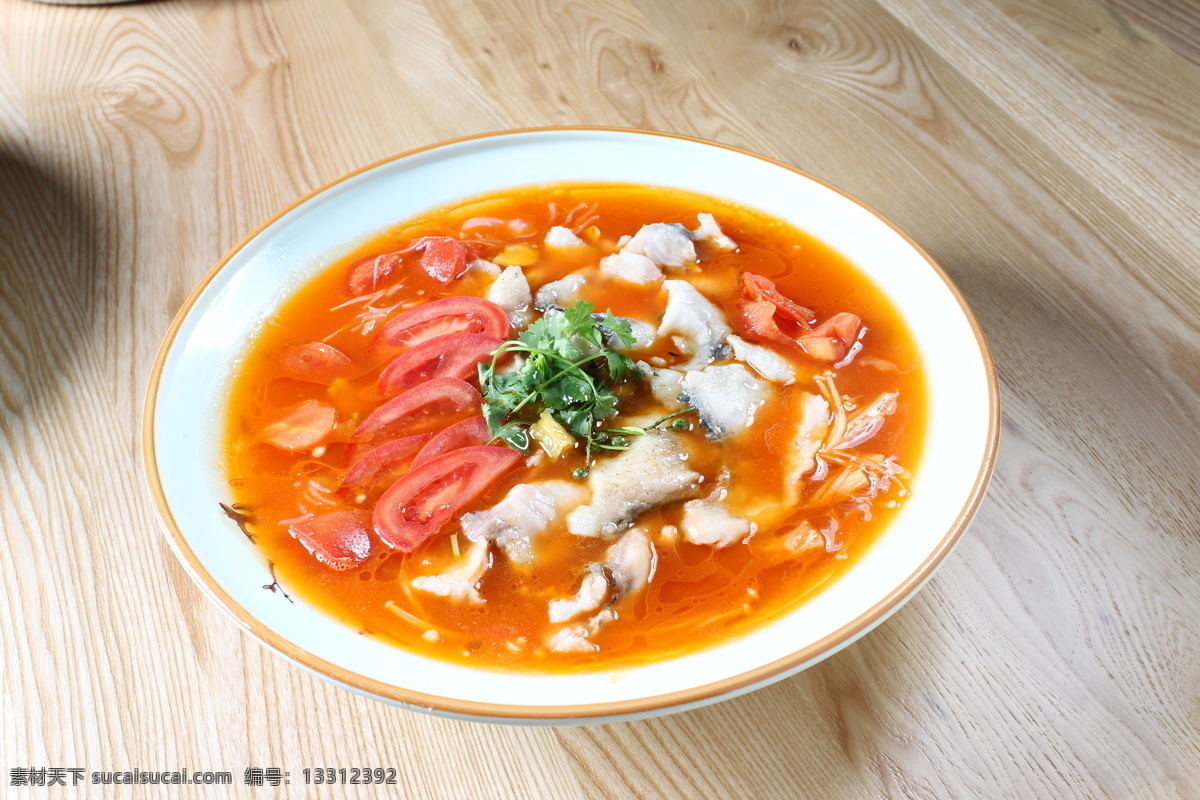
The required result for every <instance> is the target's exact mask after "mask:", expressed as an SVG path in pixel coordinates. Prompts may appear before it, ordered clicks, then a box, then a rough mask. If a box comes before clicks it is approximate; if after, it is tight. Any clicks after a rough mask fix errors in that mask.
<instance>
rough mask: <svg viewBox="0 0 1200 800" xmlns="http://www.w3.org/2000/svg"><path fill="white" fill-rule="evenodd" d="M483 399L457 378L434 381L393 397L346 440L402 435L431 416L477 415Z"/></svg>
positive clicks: (364, 440)
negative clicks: (388, 434) (389, 434)
mask: <svg viewBox="0 0 1200 800" xmlns="http://www.w3.org/2000/svg"><path fill="white" fill-rule="evenodd" d="M482 402H483V398H482V397H481V396H480V395H479V392H477V391H476V390H475V387H473V386H471V384H469V383H467V382H466V381H460V380H458V379H457V378H435V379H434V380H431V381H426V382H425V383H422V384H421V385H420V386H417V387H415V388H413V389H409V390H408V391H407V392H405V393H404V394H401V395H398V396H397V397H393V398H392V399H391V400H389V401H387V402H386V403H384V404H383V405H381V406H380V407H379V408H377V409H375V410H374V411H372V412H371V413H370V414H368V415H367V418H366V419H364V420H363V421H362V422H360V423H359V424H358V427H357V428H355V429H354V434H353V435H352V436H351V437H350V438H351V439H352V440H354V441H356V442H367V441H370V440H372V439H374V438H375V437H376V436H379V435H380V434H382V433H391V434H395V433H398V432H403V431H404V429H406V428H411V427H414V426H416V425H417V424H419V423H421V422H423V421H426V420H429V419H430V418H433V417H440V416H444V415H451V416H458V415H462V414H463V413H466V412H470V413H478V411H479V406H480V404H481V403H482Z"/></svg>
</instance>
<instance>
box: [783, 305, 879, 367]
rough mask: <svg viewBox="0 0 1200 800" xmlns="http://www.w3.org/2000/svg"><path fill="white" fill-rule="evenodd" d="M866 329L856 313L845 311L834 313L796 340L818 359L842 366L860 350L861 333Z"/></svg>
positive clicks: (851, 359)
mask: <svg viewBox="0 0 1200 800" xmlns="http://www.w3.org/2000/svg"><path fill="white" fill-rule="evenodd" d="M864 333H866V330H865V329H864V328H863V326H862V320H861V319H859V317H858V315H857V314H850V313H847V312H845V311H843V312H841V313H840V314H834V315H833V316H832V317H830V318H829V319H827V320H825V321H824V322H822V323H821V324H820V325H818V326H816V327H815V328H813V329H812V330H811V331H809V332H808V333H806V334H804V335H803V336H800V337H799V338H798V339H797V340H796V341H797V343H799V345H800V346H801V347H802V348H804V352H806V353H808V354H809V355H810V356H812V357H813V358H815V359H817V360H818V361H828V362H830V363H833V362H836V364H835V366H838V367H844V366H846V365H847V364H849V363H850V362H851V361H853V360H854V356H856V355H858V351H859V350H862V342H861V341H860V340H861V339H862V336H863V334H864Z"/></svg>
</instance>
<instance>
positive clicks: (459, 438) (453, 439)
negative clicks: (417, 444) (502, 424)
mask: <svg viewBox="0 0 1200 800" xmlns="http://www.w3.org/2000/svg"><path fill="white" fill-rule="evenodd" d="M491 440H492V432H491V431H490V430H488V424H487V420H485V419H484V418H483V417H471V418H470V419H464V420H463V421H462V422H457V423H455V424H453V425H451V426H450V427H449V428H446V430H444V431H442V432H441V433H439V434H438V435H437V436H434V437H433V438H432V439H430V440H429V443H428V444H426V445H425V446H424V447H422V448H421V452H419V453H417V457H416V458H414V459H413V466H414V467H415V466H416V465H418V464H422V463H424V462H426V461H428V460H430V459H431V458H436V457H437V456H440V455H441V454H442V453H449V452H450V451H451V450H458V449H460V448H463V447H478V446H480V445H484V444H487V443H488V442H490V441H491Z"/></svg>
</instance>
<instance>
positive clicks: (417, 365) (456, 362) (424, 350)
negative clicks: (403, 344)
mask: <svg viewBox="0 0 1200 800" xmlns="http://www.w3.org/2000/svg"><path fill="white" fill-rule="evenodd" d="M502 344H504V340H503V339H498V338H496V337H495V336H484V335H483V334H482V333H452V334H450V335H449V336H439V337H437V338H436V339H430V340H428V341H425V342H421V344H419V345H417V346H416V347H413V348H411V349H409V350H405V351H404V352H403V353H401V354H400V355H398V356H396V357H395V358H394V359H392V362H391V363H390V364H388V365H387V366H386V367H384V370H383V372H381V373H380V374H379V391H380V393H382V394H383V396H384V397H392V396H394V395H397V394H399V393H400V392H403V391H405V390H407V389H411V388H413V387H414V386H417V385H418V384H422V383H424V382H425V381H428V380H433V379H434V378H458V379H459V380H466V379H467V378H469V377H471V376H472V375H474V374H475V372H476V369H475V365H476V364H479V363H482V362H484V361H487V360H488V359H490V358H491V355H492V351H493V350H495V349H496V348H498V347H499V346H500V345H502Z"/></svg>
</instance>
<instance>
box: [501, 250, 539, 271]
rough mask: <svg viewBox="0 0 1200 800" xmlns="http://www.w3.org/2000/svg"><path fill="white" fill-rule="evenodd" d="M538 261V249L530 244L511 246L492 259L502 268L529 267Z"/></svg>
mask: <svg viewBox="0 0 1200 800" xmlns="http://www.w3.org/2000/svg"><path fill="white" fill-rule="evenodd" d="M537 260H538V251H537V248H536V247H534V246H533V245H529V244H510V245H509V246H508V247H506V248H504V249H503V250H502V251H500V255H498V256H496V257H495V258H493V259H492V261H494V262H496V263H497V264H499V265H500V266H502V267H528V266H529V265H530V264H532V263H533V262H535V261H537Z"/></svg>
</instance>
